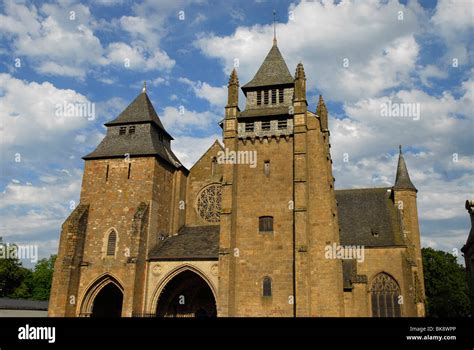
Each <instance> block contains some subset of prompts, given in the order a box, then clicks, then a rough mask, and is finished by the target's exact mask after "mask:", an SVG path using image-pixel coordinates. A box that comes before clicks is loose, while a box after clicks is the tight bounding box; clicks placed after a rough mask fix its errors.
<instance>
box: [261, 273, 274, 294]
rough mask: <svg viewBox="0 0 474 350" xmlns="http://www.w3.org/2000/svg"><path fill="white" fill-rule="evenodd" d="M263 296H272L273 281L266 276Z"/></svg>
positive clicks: (263, 282)
mask: <svg viewBox="0 0 474 350" xmlns="http://www.w3.org/2000/svg"><path fill="white" fill-rule="evenodd" d="M262 295H263V296H264V297H271V296H272V279H271V278H270V277H268V276H265V277H264V278H263V281H262Z"/></svg>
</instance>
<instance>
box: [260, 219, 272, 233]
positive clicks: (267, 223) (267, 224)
mask: <svg viewBox="0 0 474 350" xmlns="http://www.w3.org/2000/svg"><path fill="white" fill-rule="evenodd" d="M259 231H260V233H271V232H273V216H261V217H259Z"/></svg>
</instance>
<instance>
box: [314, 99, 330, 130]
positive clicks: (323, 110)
mask: <svg viewBox="0 0 474 350" xmlns="http://www.w3.org/2000/svg"><path fill="white" fill-rule="evenodd" d="M316 114H317V115H318V116H319V118H321V129H322V131H325V130H328V109H327V107H326V104H325V103H324V99H323V95H319V101H318V106H317V107H316Z"/></svg>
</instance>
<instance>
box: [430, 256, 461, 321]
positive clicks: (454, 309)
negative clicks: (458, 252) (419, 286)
mask: <svg viewBox="0 0 474 350" xmlns="http://www.w3.org/2000/svg"><path fill="white" fill-rule="evenodd" d="M421 253H422V257H423V272H424V276H425V294H426V311H427V312H426V313H427V316H430V317H466V316H468V315H469V314H470V311H469V310H470V302H469V288H468V284H467V277H466V271H465V268H464V267H463V266H462V265H459V264H458V263H457V261H456V257H455V256H454V255H452V254H450V253H447V252H444V251H441V250H434V249H432V248H422V249H421Z"/></svg>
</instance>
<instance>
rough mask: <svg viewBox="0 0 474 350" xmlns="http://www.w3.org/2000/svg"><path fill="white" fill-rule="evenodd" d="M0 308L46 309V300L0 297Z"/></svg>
mask: <svg viewBox="0 0 474 350" xmlns="http://www.w3.org/2000/svg"><path fill="white" fill-rule="evenodd" d="M0 309H2V310H44V311H46V310H48V301H47V300H44V301H43V300H25V299H10V298H0Z"/></svg>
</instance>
